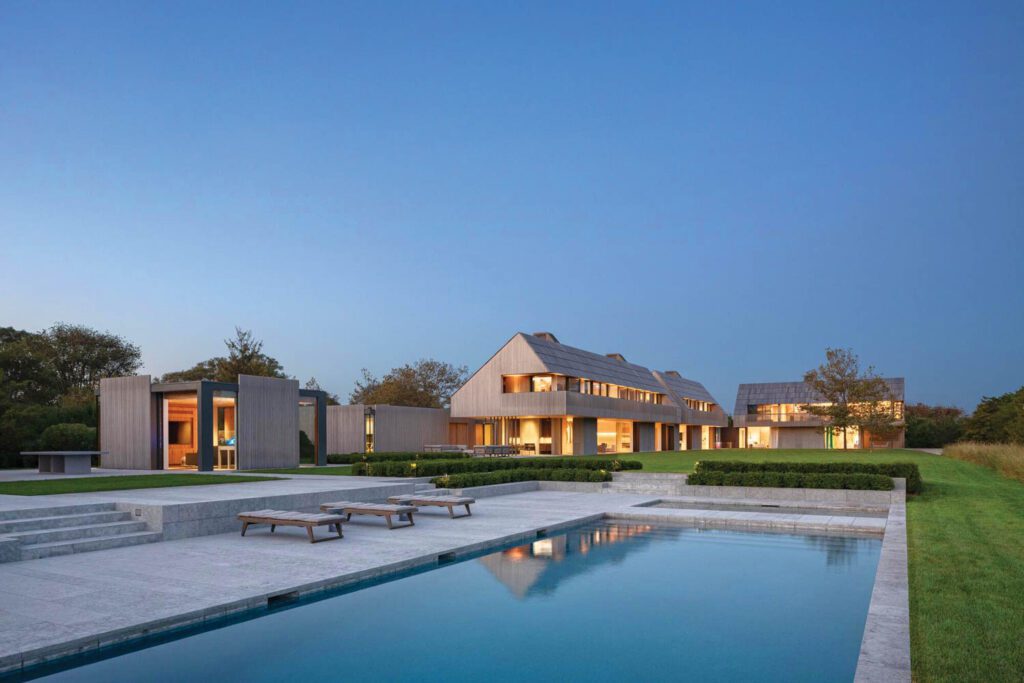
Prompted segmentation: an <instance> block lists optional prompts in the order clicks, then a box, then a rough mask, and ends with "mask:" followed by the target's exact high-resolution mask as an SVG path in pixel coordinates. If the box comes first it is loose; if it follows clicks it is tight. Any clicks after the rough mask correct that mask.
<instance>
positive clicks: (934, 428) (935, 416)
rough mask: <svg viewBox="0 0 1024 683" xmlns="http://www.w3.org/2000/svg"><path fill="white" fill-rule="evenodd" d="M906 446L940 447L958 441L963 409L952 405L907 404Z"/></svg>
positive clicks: (962, 428) (962, 427) (962, 421)
mask: <svg viewBox="0 0 1024 683" xmlns="http://www.w3.org/2000/svg"><path fill="white" fill-rule="evenodd" d="M905 414H906V420H907V448H942V447H943V446H946V445H948V444H951V443H953V442H955V441H959V440H960V437H961V436H963V432H964V411H962V410H961V409H960V408H956V407H954V406H929V405H925V404H923V403H916V404H914V405H909V406H907V407H906V410H905Z"/></svg>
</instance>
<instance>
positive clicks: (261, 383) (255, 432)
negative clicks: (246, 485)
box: [238, 375, 299, 470]
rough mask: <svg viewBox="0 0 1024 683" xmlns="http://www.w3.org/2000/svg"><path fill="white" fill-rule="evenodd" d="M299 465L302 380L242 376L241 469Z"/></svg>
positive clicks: (240, 420) (239, 467)
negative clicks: (300, 385)
mask: <svg viewBox="0 0 1024 683" xmlns="http://www.w3.org/2000/svg"><path fill="white" fill-rule="evenodd" d="M298 465H299V382H298V380H294V379H277V378H275V377H254V376H252V375H239V376H238V469H242V470H252V469H259V468H262V467H298Z"/></svg>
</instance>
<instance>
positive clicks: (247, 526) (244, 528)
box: [242, 522, 249, 536]
mask: <svg viewBox="0 0 1024 683" xmlns="http://www.w3.org/2000/svg"><path fill="white" fill-rule="evenodd" d="M248 528H249V522H242V535H243V536H245V530H246V529H248Z"/></svg>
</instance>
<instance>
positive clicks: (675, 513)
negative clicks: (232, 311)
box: [0, 477, 885, 671]
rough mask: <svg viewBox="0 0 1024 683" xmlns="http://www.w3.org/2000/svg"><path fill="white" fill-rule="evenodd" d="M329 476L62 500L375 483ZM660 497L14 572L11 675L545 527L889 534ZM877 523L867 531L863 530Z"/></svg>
mask: <svg viewBox="0 0 1024 683" xmlns="http://www.w3.org/2000/svg"><path fill="white" fill-rule="evenodd" d="M327 479H330V481H329V482H324V481H322V480H321V479H320V478H316V480H310V479H307V478H306V477H303V478H302V479H301V480H299V481H296V480H288V481H287V482H253V483H252V484H237V485H219V486H209V487H202V486H200V487H184V488H176V489H162V490H156V489H154V490H144V491H134V492H132V491H124V492H110V493H106V494H102V493H96V494H74V495H67V496H59V498H60V499H62V502H64V503H79V502H84V499H86V498H88V499H90V500H96V501H99V500H104V501H110V500H112V499H117V498H119V497H121V496H124V497H125V498H126V499H127V498H132V499H138V498H139V497H145V498H146V500H147V502H148V503H153V502H156V501H159V500H168V501H172V502H173V503H175V504H178V503H181V502H182V501H183V499H191V500H195V501H204V500H208V499H209V497H210V496H215V497H217V498H218V499H221V500H222V499H223V497H224V496H233V497H245V496H246V495H247V494H248V495H250V496H252V495H254V494H253V491H258V493H257V494H256V495H265V488H263V487H267V486H268V485H269V486H270V487H271V488H274V489H278V491H276V492H277V493H280V492H283V489H290V488H291V487H299V488H301V489H302V490H303V491H309V490H310V488H313V489H319V488H320V487H328V486H333V487H335V488H334V489H333V490H338V487H339V486H346V485H347V486H349V487H352V488H355V487H360V486H361V487H363V488H364V489H365V488H366V487H367V485H368V484H369V485H370V486H372V485H373V482H368V481H366V480H364V479H361V480H349V479H348V478H346V477H340V478H339V477H327ZM338 479H342V481H338ZM393 481H394V480H392V482H393ZM257 487H259V488H257ZM261 488H263V490H260V489H261ZM203 489H207V490H205V491H204V490H203ZM247 489H251V490H247ZM49 498H51V501H50V503H49V504H51V505H52V504H53V502H54V501H53V500H52V499H53V498H58V497H57V496H53V497H49ZM71 499H75V500H71ZM653 500H655V498H653V497H652V496H650V495H629V494H619V493H576V492H566V491H534V492H529V493H520V494H515V495H506V496H497V497H489V498H483V499H481V500H480V502H479V503H478V504H477V505H476V506H475V508H474V514H473V516H472V517H468V518H463V519H458V520H451V519H449V518H448V516H447V514H446V513H445V511H443V510H429V511H424V512H421V514H419V515H418V516H417V522H416V526H415V527H410V528H403V529H396V530H394V531H388V530H387V529H386V528H385V526H384V524H383V522H382V521H381V520H380V519H378V518H371V517H356V518H354V519H353V520H352V522H351V523H348V524H346V525H345V526H344V531H345V538H344V540H340V541H336V542H331V543H319V544H316V545H312V544H310V543H308V542H306V540H305V531H304V530H303V529H289V528H279V530H278V532H277V533H276V534H274V535H273V536H271V535H270V534H269V529H267V528H265V527H255V528H253V529H251V530H250V533H249V534H248V535H247V536H246V537H245V538H242V537H241V536H240V535H239V534H238V533H237V532H234V533H230V534H217V535H210V536H200V537H194V538H187V539H182V540H177V541H165V542H162V543H154V544H150V545H144V546H134V547H127V548H118V549H112V550H104V551H97V552H91V553H84V554H77V555H67V556H61V557H51V558H45V559H39V560H33V561H25V562H13V563H8V564H3V565H0V671H2V670H8V669H11V668H18V667H20V666H25V665H30V664H32V663H34V662H38V661H42V660H45V659H50V658H53V657H56V656H63V655H67V654H72V653H74V652H76V651H84V650H90V649H93V648H96V647H99V646H103V645H109V644H113V643H117V642H120V641H123V640H127V639H130V638H134V637H138V636H139V635H142V634H144V633H146V632H151V631H156V630H161V629H165V628H170V627H172V626H180V625H184V624H188V623H196V622H201V621H204V620H208V619H214V618H217V617H220V616H223V615H225V614H229V613H231V612H235V611H239V610H243V609H249V608H254V607H261V606H263V605H265V604H266V601H267V599H268V598H269V597H271V596H275V595H282V594H286V593H292V592H299V593H304V592H310V591H317V590H322V589H325V588H330V587H334V586H341V585H345V584H348V583H353V582H357V581H360V580H364V579H367V578H370V577H373V576H378V575H381V574H385V573H391V572H395V571H400V570H402V569H407V568H411V567H414V566H422V565H429V564H434V563H436V562H437V558H438V556H439V555H442V554H448V553H455V554H456V555H459V554H465V553H470V552H474V551H477V550H481V549H484V548H486V547H489V546H492V545H495V544H499V543H502V542H509V541H516V540H526V539H528V538H535V537H536V532H537V531H538V530H540V529H546V530H551V531H553V530H555V529H557V528H559V527H562V526H569V525H572V524H576V523H580V522H585V521H591V520H595V519H599V518H601V517H603V516H605V515H606V514H611V515H615V516H620V515H621V516H622V517H627V518H629V519H635V520H638V521H639V520H645V521H662V522H665V521H674V522H676V523H682V524H688V525H702V524H708V525H713V526H741V527H748V528H749V527H750V525H751V523H753V522H755V521H756V523H757V525H759V527H760V528H761V529H765V528H773V529H776V530H780V531H794V530H797V529H800V530H806V531H812V530H817V531H819V532H823V531H828V530H831V531H832V532H836V531H840V530H843V531H846V532H850V531H856V530H858V529H859V530H860V531H861V532H864V531H868V532H870V531H874V533H875V534H876V535H877V534H878V533H880V532H881V531H882V530H883V529H884V525H885V520H884V519H877V518H871V519H866V518H856V517H826V516H822V515H817V516H810V515H798V514H786V513H781V512H780V513H743V512H730V511H714V510H692V509H685V510H684V509H666V508H650V507H636V506H637V505H640V504H643V503H650V502H652V501H653ZM864 524H866V525H868V526H867V527H862V526H858V525H864ZM318 533H319V534H323V533H325V531H324V530H323V529H320V530H319V531H318Z"/></svg>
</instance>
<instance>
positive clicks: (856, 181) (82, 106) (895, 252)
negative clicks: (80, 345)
mask: <svg viewBox="0 0 1024 683" xmlns="http://www.w3.org/2000/svg"><path fill="white" fill-rule="evenodd" d="M1021 35H1024V5H1021V4H1020V3H958V4H947V3H936V2H927V3H924V2H922V3H881V2H866V3H817V2H808V3H786V4H782V3H770V4H769V3H749V4H728V3H702V2H701V3H614V4H601V3H596V2H583V3H554V4H553V3H522V2H517V3H476V2H473V3H471V2H466V3H427V2H411V3H364V4H362V5H355V4H351V5H350V4H342V3H335V2H330V3H322V4H320V3H294V4H293V3H276V4H272V3H255V4H254V3H228V2H222V3H189V2H176V3H152V2H124V3H102V2H100V3H46V2H40V3H35V2H5V3H3V4H0V237H2V242H0V244H2V245H3V247H2V249H0V325H13V326H15V327H19V328H27V329H40V328H43V327H46V326H48V325H50V324H52V323H53V322H55V321H60V320H64V321H70V322H81V323H85V324H88V325H91V326H94V327H98V328H101V329H109V330H111V331H114V332H117V333H119V334H122V335H124V336H126V337H127V338H129V339H131V340H132V341H134V342H136V343H138V344H139V345H140V346H141V347H142V349H143V354H144V359H145V362H146V371H148V372H151V373H154V374H159V373H161V372H165V371H168V370H173V369H179V368H182V367H186V366H189V365H191V364H193V363H194V362H196V361H198V360H200V359H203V358H207V357H210V356H212V355H216V354H220V353H221V352H222V350H223V344H222V340H223V339H224V338H225V337H227V336H230V334H231V333H232V330H233V327H234V326H235V325H240V326H242V327H244V328H251V329H252V330H253V331H254V332H255V333H256V334H257V335H258V336H260V337H262V338H263V339H264V340H265V343H266V350H267V351H269V352H270V353H271V354H272V355H274V356H275V357H277V358H278V359H279V360H280V361H281V362H282V363H283V364H284V366H285V369H286V370H287V371H288V372H289V373H291V374H294V375H295V376H297V377H299V378H300V379H302V380H305V379H307V378H308V377H309V376H310V375H315V376H316V377H317V378H318V379H319V380H320V382H321V384H323V385H324V386H325V387H326V388H328V389H330V390H332V391H335V392H338V393H341V394H342V395H347V393H348V391H349V390H350V389H351V386H352V382H353V380H354V379H355V378H356V377H358V374H359V369H360V368H362V367H367V368H370V369H371V370H372V371H374V372H377V373H382V372H384V371H386V370H387V369H388V368H390V367H392V366H395V365H399V364H401V363H404V362H407V361H411V360H414V359H415V358H418V357H436V358H439V359H442V360H447V361H451V362H454V363H459V364H466V365H468V366H470V369H471V370H472V369H475V368H476V367H477V366H478V365H479V364H481V363H482V362H483V361H485V360H486V359H487V358H488V357H489V356H490V354H491V353H493V352H494V351H495V350H496V349H497V348H498V347H499V346H500V345H501V344H502V343H503V342H504V341H505V340H506V339H507V338H509V337H510V336H511V335H512V334H513V333H514V332H516V331H519V330H522V331H527V332H529V331H536V330H550V331H552V332H554V333H555V334H557V335H558V336H559V338H560V339H561V340H562V341H563V342H565V343H569V344H573V345H576V346H581V347H583V348H586V349H590V350H593V351H599V352H620V353H623V354H624V355H625V356H626V358H628V359H629V360H632V361H634V362H638V363H641V364H644V365H647V366H649V367H652V368H655V369H677V370H679V371H680V372H682V373H683V374H684V375H687V376H691V377H694V378H696V379H698V380H700V381H702V382H704V383H705V384H706V385H707V386H708V388H709V389H710V390H711V391H712V393H713V394H715V396H716V397H717V398H718V399H719V400H720V401H721V402H722V403H723V404H725V406H726V407H727V409H729V410H731V408H732V404H733V400H734V397H735V391H736V385H737V384H738V383H740V382H746V381H773V380H783V379H797V378H799V376H800V375H801V373H802V372H803V371H804V370H806V369H808V368H809V367H812V366H814V365H816V364H817V363H818V362H819V361H820V359H821V357H822V355H823V350H824V348H825V347H826V346H846V347H852V348H853V349H854V350H855V351H856V352H857V353H858V354H859V355H860V356H861V359H862V361H863V362H864V363H866V364H873V365H875V366H876V367H877V369H878V370H879V371H881V372H883V373H885V374H894V375H904V376H906V378H907V387H908V388H907V392H908V395H907V398H908V400H910V401H918V400H920V401H925V402H930V403H953V404H957V405H961V406H964V407H973V406H974V404H975V403H976V402H977V400H978V399H979V398H980V397H981V396H982V395H992V394H998V393H1002V392H1005V391H1009V390H1012V389H1016V388H1017V387H1019V386H1020V385H1021V384H1024V372H1022V370H1024V341H1022V340H1024V161H1022V160H1024V126H1022V125H1021V122H1022V121H1024V41H1022V40H1021V39H1020V36H1021Z"/></svg>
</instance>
